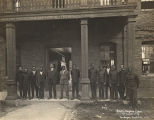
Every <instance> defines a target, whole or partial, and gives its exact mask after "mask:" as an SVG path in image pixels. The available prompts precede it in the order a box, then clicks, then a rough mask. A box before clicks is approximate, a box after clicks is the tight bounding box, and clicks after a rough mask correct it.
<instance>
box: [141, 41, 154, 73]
mask: <svg viewBox="0 0 154 120" xmlns="http://www.w3.org/2000/svg"><path fill="white" fill-rule="evenodd" d="M142 72H143V73H146V74H147V73H154V43H149V42H145V43H143V44H142Z"/></svg>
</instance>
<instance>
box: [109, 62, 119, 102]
mask: <svg viewBox="0 0 154 120" xmlns="http://www.w3.org/2000/svg"><path fill="white" fill-rule="evenodd" d="M109 85H110V87H111V91H110V94H111V95H110V96H111V99H112V100H117V99H118V72H117V70H116V68H115V66H114V65H112V66H111V71H110V79H109Z"/></svg>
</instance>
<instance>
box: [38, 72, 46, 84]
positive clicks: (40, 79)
mask: <svg viewBox="0 0 154 120" xmlns="http://www.w3.org/2000/svg"><path fill="white" fill-rule="evenodd" d="M40 72H41V71H39V72H37V80H36V85H37V86H38V87H40V86H41V84H44V81H45V72H44V71H42V74H41V73H40Z"/></svg>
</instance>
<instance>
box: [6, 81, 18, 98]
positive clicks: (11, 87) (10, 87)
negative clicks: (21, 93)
mask: <svg viewBox="0 0 154 120" xmlns="http://www.w3.org/2000/svg"><path fill="white" fill-rule="evenodd" d="M16 99H18V95H17V87H16V83H15V82H14V80H8V81H7V97H6V100H16Z"/></svg>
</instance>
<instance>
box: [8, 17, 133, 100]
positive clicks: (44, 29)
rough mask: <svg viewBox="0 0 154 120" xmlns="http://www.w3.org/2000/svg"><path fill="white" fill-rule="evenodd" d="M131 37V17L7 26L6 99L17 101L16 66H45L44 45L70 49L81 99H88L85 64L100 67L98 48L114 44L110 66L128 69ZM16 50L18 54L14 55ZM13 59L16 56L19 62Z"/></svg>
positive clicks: (23, 23) (87, 80)
mask: <svg viewBox="0 0 154 120" xmlns="http://www.w3.org/2000/svg"><path fill="white" fill-rule="evenodd" d="M111 23H112V24H111ZM113 26H114V28H113ZM102 33H103V34H102ZM134 35H135V16H133V17H132V16H131V17H112V18H106V19H102V18H100V19H81V20H80V19H75V20H73V19H72V20H59V21H54V20H53V21H38V22H32V21H31V22H17V23H16V24H14V23H7V24H6V41H7V75H8V80H7V84H8V97H7V99H17V89H16V85H15V74H16V66H17V64H20V65H21V66H26V67H29V69H30V68H31V66H32V65H34V64H35V65H36V66H37V67H40V65H42V66H44V67H47V66H48V64H46V63H47V62H46V61H47V59H46V52H45V51H46V47H47V46H50V47H55V46H56V47H60V46H62V47H70V46H71V47H72V51H73V52H72V61H73V63H75V64H77V65H78V66H79V68H80V71H81V81H80V83H81V86H82V87H81V88H82V89H81V99H83V100H86V99H89V98H90V96H89V94H87V93H89V79H88V65H89V64H91V63H94V64H95V65H96V68H98V66H99V65H100V59H101V58H100V46H101V45H103V44H104V43H106V42H111V43H115V44H116V52H117V54H116V55H114V56H116V57H115V58H114V60H115V61H114V63H115V64H116V66H117V68H119V66H120V64H124V65H125V66H127V67H130V66H131V67H132V66H133V59H132V58H133V49H134V47H133V42H134V40H135V37H134ZM16 48H17V49H16ZM18 48H19V49H18ZM20 48H21V49H20ZM88 49H89V50H88ZM20 50H21V51H20ZM19 51H20V52H21V55H18V53H20V52H19ZM113 52H115V51H112V53H113ZM109 54H110V52H109ZM92 55H93V57H92ZM14 56H20V58H21V60H19V59H18V58H16V57H14ZM102 58H103V57H102ZM110 60H111V59H110ZM17 61H20V62H21V63H17Z"/></svg>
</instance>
